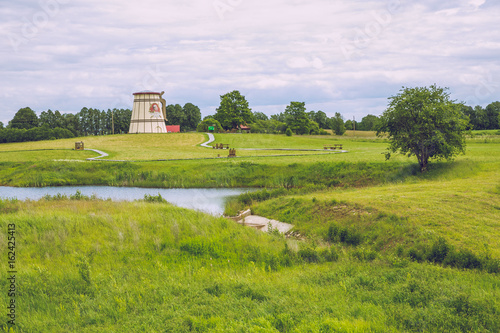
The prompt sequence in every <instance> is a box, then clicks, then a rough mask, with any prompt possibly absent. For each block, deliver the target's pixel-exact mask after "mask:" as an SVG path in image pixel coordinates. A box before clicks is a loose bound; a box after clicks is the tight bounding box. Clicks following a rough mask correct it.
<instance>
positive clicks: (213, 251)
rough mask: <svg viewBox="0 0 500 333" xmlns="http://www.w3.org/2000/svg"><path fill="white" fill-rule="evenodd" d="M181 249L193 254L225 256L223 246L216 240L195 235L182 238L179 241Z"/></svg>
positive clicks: (215, 256)
mask: <svg viewBox="0 0 500 333" xmlns="http://www.w3.org/2000/svg"><path fill="white" fill-rule="evenodd" d="M180 249H181V251H185V252H187V253H189V254H191V255H194V256H208V255H210V256H212V257H214V258H221V257H225V255H226V253H225V250H224V247H223V246H222V245H221V244H220V243H219V242H217V241H211V240H207V239H205V238H201V237H196V238H191V239H187V240H184V241H182V242H181V243H180Z"/></svg>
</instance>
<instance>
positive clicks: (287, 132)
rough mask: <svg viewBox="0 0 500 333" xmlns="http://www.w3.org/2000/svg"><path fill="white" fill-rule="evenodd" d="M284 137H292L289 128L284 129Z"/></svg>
mask: <svg viewBox="0 0 500 333" xmlns="http://www.w3.org/2000/svg"><path fill="white" fill-rule="evenodd" d="M285 135H286V136H292V135H293V132H292V130H291V129H290V127H289V128H287V129H286V131H285Z"/></svg>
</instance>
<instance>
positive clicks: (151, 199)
mask: <svg viewBox="0 0 500 333" xmlns="http://www.w3.org/2000/svg"><path fill="white" fill-rule="evenodd" d="M144 201H146V202H158V203H165V202H167V200H165V199H163V197H162V196H161V194H160V193H158V195H149V194H144Z"/></svg>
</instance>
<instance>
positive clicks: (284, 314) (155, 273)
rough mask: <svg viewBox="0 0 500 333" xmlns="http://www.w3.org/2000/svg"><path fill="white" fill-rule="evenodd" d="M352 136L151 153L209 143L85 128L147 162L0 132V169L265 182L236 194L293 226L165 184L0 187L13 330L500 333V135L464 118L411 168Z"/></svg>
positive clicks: (12, 175) (247, 140)
mask: <svg viewBox="0 0 500 333" xmlns="http://www.w3.org/2000/svg"><path fill="white" fill-rule="evenodd" d="M353 134H354V133H352V132H349V133H348V135H346V136H344V137H342V138H339V137H335V136H317V137H316V136H314V137H310V136H292V137H286V136H279V135H260V134H217V135H216V136H215V138H216V142H218V143H228V144H230V145H231V146H233V147H237V148H304V149H310V148H313V149H314V148H319V149H321V148H322V147H323V145H324V144H328V143H330V142H335V143H342V144H343V145H344V148H345V149H347V150H348V151H349V153H345V154H332V155H306V156H300V157H297V156H279V157H255V155H254V156H244V157H241V158H237V159H209V160H178V161H161V162H152V161H150V160H156V159H162V158H163V156H165V155H169V156H178V158H200V157H210V156H209V155H211V156H213V154H214V153H215V152H214V150H213V149H207V148H202V147H199V146H197V145H198V144H199V143H201V142H203V141H205V139H206V138H205V136H204V135H203V134H197V133H189V134H179V135H172V136H170V135H168V136H154V135H151V136H149V135H129V136H109V137H88V138H83V141H84V142H85V144H86V147H87V148H94V149H99V150H103V151H105V152H107V153H109V154H110V157H109V159H124V160H128V159H134V160H136V159H137V160H140V161H142V162H123V163H122V162H90V161H83V159H84V158H87V157H90V156H95V154H94V153H93V152H88V151H84V152H75V151H73V150H71V147H72V145H74V141H78V140H74V139H72V140H57V141H46V142H36V143H19V144H2V145H0V184H1V185H15V186H44V185H69V184H89V185H95V184H102V185H118V186H132V185H133V186H148V187H237V186H253V187H267V188H268V189H267V190H266V191H265V192H262V191H259V192H255V193H253V194H251V195H247V196H246V197H244V196H242V197H240V198H238V199H237V200H236V201H234V202H232V203H231V204H230V205H231V209H230V210H232V211H235V210H237V209H241V208H244V207H251V208H252V210H253V211H254V212H256V213H259V214H262V215H264V216H267V217H272V218H276V219H279V220H281V221H283V222H289V223H292V224H294V225H295V232H296V233H299V234H300V236H294V237H291V238H284V237H282V236H279V235H277V234H276V233H270V234H263V233H259V232H256V231H254V230H252V229H248V228H245V227H242V226H240V225H237V224H234V223H232V222H230V221H228V220H225V219H223V218H215V217H212V216H208V215H205V214H202V213H199V212H194V211H189V210H185V209H180V208H177V207H174V206H171V205H169V204H168V203H164V202H161V200H159V198H156V199H158V200H156V199H155V198H150V200H147V201H148V202H143V201H138V202H133V203H122V202H111V201H100V200H87V199H89V198H79V199H80V200H68V199H55V198H52V199H51V198H46V199H44V200H40V201H37V202H32V201H27V202H21V201H17V200H14V199H12V200H0V228H1V229H2V230H4V233H3V234H2V235H1V237H0V244H1V245H2V246H1V251H0V256H2V257H3V258H7V239H6V238H7V237H6V235H7V233H6V232H7V225H8V224H15V225H16V232H17V234H16V253H17V265H18V273H17V277H18V279H17V281H18V287H19V294H18V296H17V302H18V319H17V320H18V321H17V323H18V325H17V326H16V327H17V330H16V332H68V331H78V332H124V331H127V332H192V331H195V332H217V331H219V332H220V331H227V332H498V331H500V319H499V318H500V301H499V300H500V283H499V281H500V280H499V279H498V276H499V274H500V273H499V271H498V269H499V267H500V260H499V259H500V242H498V239H499V238H500V136H499V135H498V134H497V133H496V131H488V132H486V131H483V132H479V133H473V135H472V136H471V137H470V138H468V139H467V153H466V155H464V156H459V157H457V158H456V159H455V160H454V161H452V162H446V161H441V162H433V163H432V164H431V165H430V167H429V171H428V172H427V173H426V174H420V173H419V172H418V165H416V160H415V159H408V158H406V157H403V156H395V158H394V159H391V160H390V161H385V160H384V156H383V153H384V150H385V148H386V147H387V143H386V142H385V141H384V139H381V138H376V137H375V136H374V133H364V132H359V131H357V132H356V136H353ZM350 135H351V136H350ZM167 139H168V140H169V142H170V144H167V142H166V141H167ZM153 141H154V142H153ZM141 147H142V149H141ZM42 149H43V150H42ZM54 149H55V150H54ZM240 151H241V152H243V150H238V152H240ZM256 152H258V151H248V154H256ZM269 152H272V153H273V154H274V153H275V152H274V151H269ZM205 154H206V156H205ZM259 154H260V152H259ZM133 156H135V158H133ZM137 157H139V158H137ZM151 199H152V200H151ZM153 201H158V202H153ZM443 251H444V254H443ZM437 255H441V256H442V258H441V259H440V260H438V259H436V258H437V257H436V256H437ZM445 257H446V258H445ZM6 265H7V261H6V260H3V261H1V267H2V270H1V274H0V279H1V282H0V288H1V290H3V291H7V290H8V280H7V277H8V276H7V273H6V272H7V267H6ZM0 295H1V296H0V301H1V302H2V304H8V301H9V300H8V297H7V292H1V293H0ZM2 324H3V326H1V325H2ZM0 327H2V328H4V329H5V327H6V326H5V324H4V323H0Z"/></svg>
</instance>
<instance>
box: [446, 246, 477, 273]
mask: <svg viewBox="0 0 500 333" xmlns="http://www.w3.org/2000/svg"><path fill="white" fill-rule="evenodd" d="M443 264H445V265H448V266H452V267H457V268H466V269H474V268H481V260H479V258H478V257H477V256H476V255H475V254H474V253H472V252H471V251H469V250H463V249H461V250H460V251H458V252H453V251H452V252H449V253H448V255H447V256H446V258H445V260H444V262H443Z"/></svg>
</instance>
